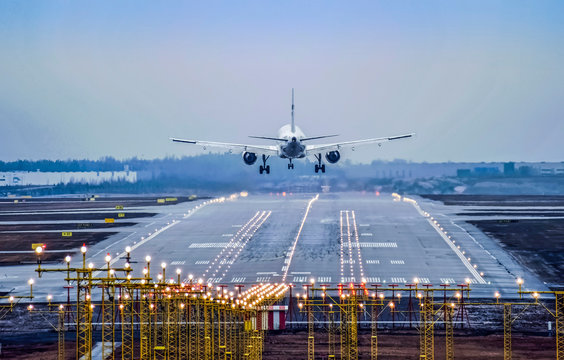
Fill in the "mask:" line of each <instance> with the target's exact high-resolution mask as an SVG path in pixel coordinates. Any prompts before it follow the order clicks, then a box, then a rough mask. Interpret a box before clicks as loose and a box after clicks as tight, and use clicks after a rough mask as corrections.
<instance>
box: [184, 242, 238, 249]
mask: <svg viewBox="0 0 564 360" xmlns="http://www.w3.org/2000/svg"><path fill="white" fill-rule="evenodd" d="M239 246H241V244H240V243H239V242H236V243H226V242H220V243H192V244H190V246H188V247H189V248H191V249H205V248H224V247H239Z"/></svg>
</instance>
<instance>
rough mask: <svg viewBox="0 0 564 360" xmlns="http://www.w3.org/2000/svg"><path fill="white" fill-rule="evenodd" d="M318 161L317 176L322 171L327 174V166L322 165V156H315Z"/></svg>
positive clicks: (316, 165) (316, 166)
mask: <svg viewBox="0 0 564 360" xmlns="http://www.w3.org/2000/svg"><path fill="white" fill-rule="evenodd" d="M315 158H316V159H317V164H315V173H316V174H317V173H318V172H319V171H320V170H321V172H322V173H324V174H325V164H321V154H317V155H315Z"/></svg>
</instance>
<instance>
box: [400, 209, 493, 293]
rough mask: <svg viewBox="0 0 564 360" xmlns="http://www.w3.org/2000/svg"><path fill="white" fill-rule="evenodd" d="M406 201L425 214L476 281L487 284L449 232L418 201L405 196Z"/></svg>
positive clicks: (421, 213) (422, 214)
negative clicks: (428, 214) (449, 236)
mask: <svg viewBox="0 0 564 360" xmlns="http://www.w3.org/2000/svg"><path fill="white" fill-rule="evenodd" d="M404 201H407V202H410V203H411V205H413V207H414V208H415V209H416V210H417V212H418V213H419V215H421V216H423V217H425V218H426V219H427V221H428V222H429V224H430V225H431V226H432V227H433V228H434V229H435V231H436V232H437V233H438V234H439V235H440V236H441V238H442V239H443V240H444V241H445V242H446V243H447V245H448V246H449V247H450V248H451V249H452V251H454V253H455V254H456V255H457V256H458V257H459V258H460V260H462V263H463V264H464V266H466V268H467V269H468V270H469V271H470V273H471V274H472V276H474V279H476V281H477V282H479V283H480V284H487V282H486V280H484V278H483V277H482V276H480V273H478V271H476V269H474V267H473V266H472V264H470V262H469V261H468V259H467V258H466V256H464V254H462V252H460V250H459V249H458V248H457V247H456V246H455V245H454V244H453V242H452V241H451V240H450V239H449V238H448V236H447V234H445V233H444V232H443V231H442V230H441V228H440V227H439V226H438V225H437V224H436V222H435V221H433V220H431V217H430V216H427V215H426V214H425V212H424V211H423V209H421V207H420V206H419V204H417V202H416V201H415V200H413V199H409V198H404Z"/></svg>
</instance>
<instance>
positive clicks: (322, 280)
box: [317, 276, 331, 284]
mask: <svg viewBox="0 0 564 360" xmlns="http://www.w3.org/2000/svg"><path fill="white" fill-rule="evenodd" d="M317 282H318V283H322V284H323V283H331V276H318V277H317Z"/></svg>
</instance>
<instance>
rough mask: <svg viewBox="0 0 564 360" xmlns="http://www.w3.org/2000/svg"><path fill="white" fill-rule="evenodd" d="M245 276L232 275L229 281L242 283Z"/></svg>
mask: <svg viewBox="0 0 564 360" xmlns="http://www.w3.org/2000/svg"><path fill="white" fill-rule="evenodd" d="M245 279H246V277H244V276H239V277H233V278H231V282H232V283H242V282H245Z"/></svg>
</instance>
